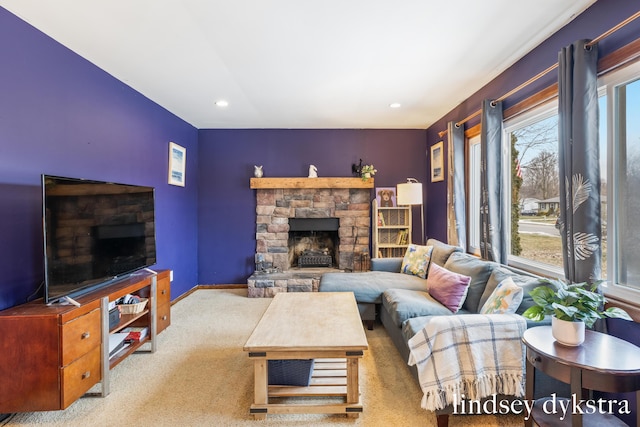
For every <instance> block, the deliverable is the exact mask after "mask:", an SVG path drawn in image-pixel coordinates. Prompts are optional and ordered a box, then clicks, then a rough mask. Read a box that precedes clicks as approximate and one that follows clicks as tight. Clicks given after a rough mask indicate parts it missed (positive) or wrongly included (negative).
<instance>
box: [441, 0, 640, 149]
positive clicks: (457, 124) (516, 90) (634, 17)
mask: <svg viewBox="0 0 640 427" xmlns="http://www.w3.org/2000/svg"><path fill="white" fill-rule="evenodd" d="M638 18H640V11H638V12H636V13H634V14H633V15H631V16H630V17H628V18H627V19H625V20H624V21H622V22H620V23H619V24H618V25H616V26H614V27H612V28H610V29H609V30H608V31H605V32H604V33H602V34H600V35H599V36H598V37H596V38H595V39H593V40H591V41H590V42H589V43H587V44H586V45H585V49H586V48H590V47H591V46H593V45H594V44H596V43H598V42H599V41H600V40H602V39H604V38H606V37H608V36H610V35H611V34H613V33H615V32H616V31H618V30H619V29H620V28H622V27H624V26H625V25H627V24H629V23H630V22H631V21H634V20H635V19H638ZM556 68H558V63H557V62H556V63H555V64H553V65H552V66H550V67H549V68H547V69H546V70H544V71H542V72H540V73H538V74H536V75H535V76H533V77H531V78H530V79H529V80H527V81H526V82H524V83H522V84H521V85H520V86H518V87H516V88H514V89H512V90H510V91H509V92H507V93H505V94H504V95H502V96H501V97H499V98H497V99H494V100H493V101H491V104H494V103H496V102H499V101H504V100H505V99H506V98H508V97H510V96H511V95H513V94H514V93H516V92H519V91H520V90H521V89H524V88H525V87H527V86H529V85H530V84H531V83H533V82H535V81H536V80H538V79H540V78H542V77H544V76H546V75H547V74H549V73H550V72H551V71H553V70H555V69H556ZM480 114H482V110H478V111H476V112H475V113H473V114H471V115H469V116H467V117H465V118H464V119H462V120H460V121H459V122H456V126H462V125H463V124H465V123H466V122H468V121H469V120H471V119H473V118H474V117H477V116H479V115H480ZM447 132H448V131H447V129H445V130H443V131H440V132H438V135H439V136H440V138H442V137H443V136H445V135H446V134H447Z"/></svg>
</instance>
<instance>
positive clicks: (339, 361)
mask: <svg viewBox="0 0 640 427" xmlns="http://www.w3.org/2000/svg"><path fill="white" fill-rule="evenodd" d="M351 353H352V354H350V355H349V357H347V358H317V357H316V358H315V364H314V369H313V373H312V377H311V381H310V383H309V386H306V387H299V386H281V385H268V384H266V378H267V360H268V359H276V358H278V356H276V355H274V354H273V353H270V354H269V357H268V359H267V357H266V354H265V353H254V354H250V357H252V358H254V357H257V358H256V359H255V360H254V367H255V373H254V375H255V401H254V403H253V404H252V405H251V409H250V411H249V412H250V413H251V414H253V415H254V416H255V418H256V419H264V418H266V416H267V414H346V415H347V416H348V417H352V418H357V417H358V415H359V414H360V413H361V412H362V402H361V401H360V390H359V384H358V360H359V358H360V357H362V352H351ZM286 358H291V356H290V355H289V357H286ZM265 390H266V393H265ZM289 398H301V399H295V401H293V400H289ZM303 398H333V399H332V400H333V401H332V402H326V403H325V402H322V403H303ZM336 398H340V399H342V400H343V402H335V400H337V399H336ZM281 399H287V402H286V403H275V402H273V403H272V402H271V400H281Z"/></svg>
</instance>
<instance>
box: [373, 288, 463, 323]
mask: <svg viewBox="0 0 640 427" xmlns="http://www.w3.org/2000/svg"><path fill="white" fill-rule="evenodd" d="M382 305H383V306H384V307H386V309H387V312H388V313H389V314H390V315H391V319H392V320H393V323H395V324H396V326H397V327H400V326H401V325H402V322H404V321H405V320H407V319H411V318H413V317H419V316H439V315H441V316H446V315H453V313H452V312H451V310H449V309H448V308H447V307H445V306H444V305H442V304H440V303H439V302H438V301H436V300H435V299H434V298H433V297H432V296H431V295H429V293H428V292H426V291H412V290H407V289H387V290H386V291H385V292H384V293H383V294H382Z"/></svg>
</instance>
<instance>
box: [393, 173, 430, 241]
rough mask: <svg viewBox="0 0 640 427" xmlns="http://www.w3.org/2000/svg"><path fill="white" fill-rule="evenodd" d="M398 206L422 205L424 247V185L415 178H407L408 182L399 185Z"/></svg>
mask: <svg viewBox="0 0 640 427" xmlns="http://www.w3.org/2000/svg"><path fill="white" fill-rule="evenodd" d="M396 201H397V203H398V205H411V206H413V205H420V224H421V225H422V237H421V240H422V244H423V245H424V207H423V203H422V184H421V183H420V182H418V180H417V179H415V178H407V182H405V183H402V184H398V186H397V191H396Z"/></svg>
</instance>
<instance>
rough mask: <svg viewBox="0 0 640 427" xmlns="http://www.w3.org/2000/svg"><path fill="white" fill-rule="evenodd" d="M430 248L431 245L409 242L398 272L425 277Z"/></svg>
mask: <svg viewBox="0 0 640 427" xmlns="http://www.w3.org/2000/svg"><path fill="white" fill-rule="evenodd" d="M432 250H433V246H420V245H414V244H410V245H409V247H407V252H405V254H404V258H403V259H402V267H401V268H400V272H401V273H404V274H412V275H414V276H418V277H421V278H423V279H426V277H427V270H428V269H429V260H430V259H431V251H432Z"/></svg>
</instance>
